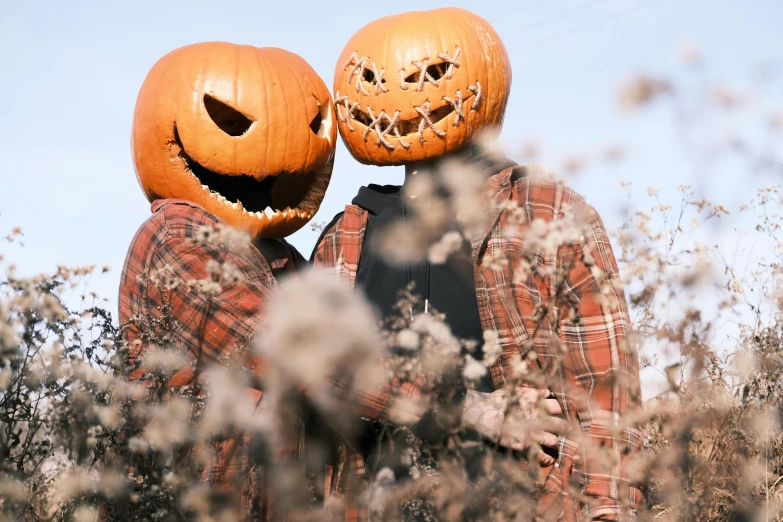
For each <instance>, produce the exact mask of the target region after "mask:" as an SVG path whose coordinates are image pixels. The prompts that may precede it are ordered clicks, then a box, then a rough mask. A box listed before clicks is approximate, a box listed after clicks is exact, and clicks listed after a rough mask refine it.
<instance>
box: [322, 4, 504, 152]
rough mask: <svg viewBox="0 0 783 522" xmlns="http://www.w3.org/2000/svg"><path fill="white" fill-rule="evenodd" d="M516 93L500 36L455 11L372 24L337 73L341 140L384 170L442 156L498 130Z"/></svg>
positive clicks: (348, 47)
mask: <svg viewBox="0 0 783 522" xmlns="http://www.w3.org/2000/svg"><path fill="white" fill-rule="evenodd" d="M510 89H511V65H510V63H509V59H508V54H507V53H506V49H505V47H504V45H503V42H502V41H501V40H500V37H499V36H498V34H497V33H496V32H495V30H494V29H493V28H492V26H490V25H489V23H488V22H487V21H486V20H484V19H483V18H481V17H479V16H477V15H475V14H473V13H471V12H470V11H466V10H464V9H460V8H454V7H447V8H441V9H433V10H431V11H413V12H408V13H402V14H399V15H393V16H387V17H384V18H380V19H378V20H375V21H373V22H371V23H369V24H368V25H366V26H365V27H363V28H362V29H360V30H359V31H358V32H357V33H356V34H354V35H353V37H351V39H350V40H349V41H348V43H347V44H346V46H345V48H344V49H343V52H342V54H341V55H340V58H339V60H338V62H337V66H336V68H335V73H334V101H335V105H336V108H337V113H338V118H337V120H338V127H339V129H340V136H341V137H342V139H343V142H344V143H345V145H346V147H347V148H348V150H349V151H350V152H351V154H352V155H353V157H354V158H355V159H356V160H358V161H359V162H361V163H364V164H372V165H379V166H383V165H402V164H409V163H414V162H418V161H423V160H428V159H432V158H436V157H438V156H441V155H443V154H446V153H449V152H453V151H456V150H459V149H460V148H462V147H464V146H465V145H467V143H468V142H469V141H470V140H471V139H473V138H475V137H476V135H477V134H478V133H479V132H480V131H482V130H483V129H495V130H499V129H500V127H501V126H502V124H503V117H504V114H505V110H506V103H507V101H508V95H509V91H510Z"/></svg>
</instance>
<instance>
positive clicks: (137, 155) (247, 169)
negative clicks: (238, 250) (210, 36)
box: [131, 42, 337, 237]
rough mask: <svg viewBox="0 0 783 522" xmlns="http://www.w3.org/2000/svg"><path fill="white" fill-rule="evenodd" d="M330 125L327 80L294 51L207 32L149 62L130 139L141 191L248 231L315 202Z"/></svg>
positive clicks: (284, 224)
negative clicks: (188, 204) (214, 38)
mask: <svg viewBox="0 0 783 522" xmlns="http://www.w3.org/2000/svg"><path fill="white" fill-rule="evenodd" d="M311 127H313V128H311ZM336 132H337V131H336V125H334V106H333V104H332V99H331V96H330V93H329V89H328V87H327V86H326V85H325V83H324V82H323V80H322V79H321V78H320V77H319V76H318V75H317V74H316V72H315V71H314V70H313V69H312V67H310V65H309V64H308V63H307V62H306V61H305V60H303V59H302V58H301V57H299V56H298V55H296V54H293V53H291V52H288V51H285V50H283V49H277V48H270V47H267V48H257V47H252V46H248V45H236V44H231V43H225V42H207V43H198V44H193V45H188V46H185V47H182V48H180V49H176V50H174V51H172V52H170V53H169V54H167V55H165V56H164V57H163V58H161V59H160V60H159V61H158V62H157V63H156V64H155V65H154V66H153V67H152V69H151V70H150V71H149V73H148V74H147V77H146V78H145V80H144V83H143V84H142V87H141V89H140V91H139V95H138V98H137V101H136V108H135V112H134V116H133V131H132V137H131V148H132V154H133V160H134V164H135V167H136V175H137V178H138V181H139V184H140V185H141V187H142V189H143V190H144V193H145V194H146V195H147V198H148V199H149V200H150V201H153V200H155V199H163V198H180V199H185V200H188V201H192V202H193V203H196V204H198V205H200V206H202V207H203V208H205V209H206V210H207V211H209V212H211V213H213V214H214V215H216V216H218V217H219V218H221V219H223V220H224V221H226V222H227V223H228V224H229V225H231V226H233V227H235V228H237V229H239V230H243V231H247V232H248V233H250V235H251V236H253V237H285V236H287V235H289V234H291V233H293V232H295V231H296V230H298V229H299V228H301V227H302V226H304V225H305V224H306V223H307V222H308V221H309V220H310V219H311V218H312V217H313V215H314V214H315V213H316V212H317V211H318V208H319V207H320V204H321V201H322V200H323V197H324V192H325V191H326V188H327V186H328V184H329V179H330V178H331V172H332V165H333V161H334V150H335V144H336V139H337V135H336ZM270 178H276V179H274V180H272V179H270ZM205 179H207V180H208V181H206V182H205V181H204V180H205ZM262 182H263V183H262ZM210 183H213V185H217V186H219V187H220V188H221V190H218V188H216V187H215V186H211V185H210ZM270 186H271V189H270ZM222 188H226V189H227V191H228V192H231V193H232V194H233V196H234V197H233V200H232V198H228V199H226V193H225V192H226V191H223V190H222ZM264 190H266V191H267V192H269V195H268V196H267V195H266V193H265V192H264ZM243 201H244V204H243ZM264 202H269V203H270V204H269V205H268V208H255V207H258V206H261V205H263V203H264ZM248 207H249V208H248ZM273 207H274V208H273ZM278 207H279V208H278ZM286 207H289V208H286Z"/></svg>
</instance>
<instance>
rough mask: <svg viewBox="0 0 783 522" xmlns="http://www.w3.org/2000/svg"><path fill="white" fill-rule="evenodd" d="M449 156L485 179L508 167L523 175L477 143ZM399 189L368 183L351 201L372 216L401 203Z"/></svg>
mask: <svg viewBox="0 0 783 522" xmlns="http://www.w3.org/2000/svg"><path fill="white" fill-rule="evenodd" d="M449 158H450V159H452V160H455V161H457V162H459V163H461V164H462V165H465V166H466V167H469V168H472V169H476V170H477V171H478V172H479V173H480V175H482V176H484V177H485V178H486V179H489V178H490V177H492V176H494V175H495V174H498V173H500V172H503V171H504V170H506V169H509V168H512V169H516V171H515V173H514V176H515V179H518V178H519V177H521V176H522V175H523V168H522V167H520V166H519V164H517V163H516V162H515V161H512V160H510V159H509V158H507V157H506V156H504V155H503V154H500V153H497V152H492V151H487V150H486V149H484V148H483V147H481V146H479V145H471V146H469V147H467V148H466V149H464V150H462V151H461V152H458V153H455V154H452V155H450V156H449ZM438 166H439V163H438V162H436V163H435V164H434V165H433V167H434V169H437V168H438ZM401 189H402V187H401V186H400V185H376V184H370V185H367V186H366V187H361V188H360V189H359V192H358V193H357V194H356V197H354V198H353V200H352V201H351V203H352V204H354V205H356V206H357V207H360V208H362V209H364V210H366V211H367V212H369V213H370V214H371V215H373V216H378V215H380V214H382V213H384V212H385V211H388V210H390V209H393V208H395V207H399V206H400V205H401V193H400V191H401Z"/></svg>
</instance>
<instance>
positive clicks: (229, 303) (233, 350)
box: [147, 237, 276, 384]
mask: <svg viewBox="0 0 783 522" xmlns="http://www.w3.org/2000/svg"><path fill="white" fill-rule="evenodd" d="M253 254H256V252H253ZM259 256H260V254H259ZM147 277H148V280H149V283H148V297H149V304H150V305H151V306H149V308H148V309H149V310H150V312H151V313H152V314H153V315H154V316H157V318H158V320H167V319H165V318H166V316H167V315H168V317H169V318H170V319H168V320H170V321H171V325H170V326H171V330H172V332H173V336H172V338H171V341H172V344H174V345H175V346H178V347H183V348H186V349H187V350H188V351H189V352H190V354H191V355H192V357H193V364H192V365H191V366H189V367H186V368H183V369H182V370H180V372H178V373H177V374H176V375H175V379H173V380H175V381H177V383H178V384H184V383H187V382H189V381H190V380H192V378H193V376H194V368H195V367H196V366H198V365H203V364H208V363H216V362H221V361H222V362H226V361H228V360H233V361H237V357H240V354H239V353H238V352H239V351H240V350H241V349H243V348H245V347H246V346H247V344H248V342H249V341H250V340H251V339H252V338H253V337H254V336H255V335H256V333H257V330H258V329H259V327H260V324H261V322H262V321H263V318H264V311H263V304H264V302H265V301H266V300H267V299H268V297H269V295H270V293H271V292H273V291H274V290H275V289H276V282H275V281H274V278H273V277H272V275H271V273H270V272H269V271H268V270H266V271H265V270H264V269H263V265H262V264H260V263H259V260H258V259H254V258H253V256H252V255H251V256H248V257H245V256H243V255H241V254H239V253H237V252H234V251H232V250H230V249H228V248H227V247H224V246H220V245H212V244H202V243H194V242H193V241H191V240H189V239H187V238H183V237H171V238H169V239H167V240H166V241H164V242H162V243H161V244H160V246H159V247H158V249H157V251H156V252H155V253H154V254H153V257H152V259H151V264H150V273H149V274H147ZM166 310H168V313H166ZM241 351H242V354H241V357H243V358H244V359H242V360H241V362H243V363H244V364H247V366H248V367H250V368H252V369H254V370H256V371H262V367H261V363H260V361H259V360H258V358H257V357H254V356H252V355H251V353H250V350H241ZM177 383H175V384H177Z"/></svg>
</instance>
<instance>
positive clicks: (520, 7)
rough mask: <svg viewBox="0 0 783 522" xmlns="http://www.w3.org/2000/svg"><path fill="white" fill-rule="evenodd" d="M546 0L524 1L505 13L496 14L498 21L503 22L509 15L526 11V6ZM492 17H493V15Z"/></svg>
mask: <svg viewBox="0 0 783 522" xmlns="http://www.w3.org/2000/svg"><path fill="white" fill-rule="evenodd" d="M546 1H547V0H532V1H531V2H525V3H524V4H521V5H518V6H516V7H515V8H514V9H511V10H510V11H506V12H505V13H500V14H499V15H497V19H498V22H504V21H505V20H506V19H507V18H508V16H509V15H512V14H517V13H521V12H522V11H526V10H527V8H528V7H530V6H531V5H538V4H543V3H545V2H546ZM492 18H495V17H494V16H493V17H492Z"/></svg>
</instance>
